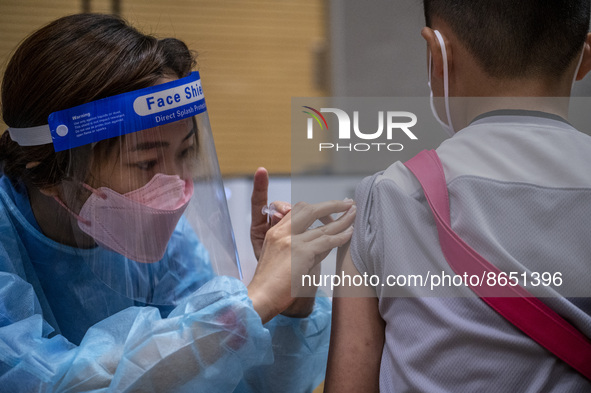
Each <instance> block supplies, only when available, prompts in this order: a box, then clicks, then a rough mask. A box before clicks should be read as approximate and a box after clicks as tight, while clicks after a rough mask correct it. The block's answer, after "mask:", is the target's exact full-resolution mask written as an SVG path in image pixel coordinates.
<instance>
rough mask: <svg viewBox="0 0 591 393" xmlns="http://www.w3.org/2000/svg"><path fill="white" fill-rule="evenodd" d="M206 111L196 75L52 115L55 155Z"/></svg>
mask: <svg viewBox="0 0 591 393" xmlns="http://www.w3.org/2000/svg"><path fill="white" fill-rule="evenodd" d="M206 110H207V108H206V106H205V98H204V95H203V89H202V87H201V79H200V77H199V72H197V71H195V72H193V73H191V75H189V76H187V77H185V78H182V79H178V80H175V81H172V82H168V83H163V84H161V85H156V86H151V87H148V88H145V89H140V90H136V91H132V92H129V93H124V94H119V95H116V96H113V97H108V98H104V99H101V100H97V101H93V102H89V103H87V104H83V105H80V106H77V107H74V108H70V109H65V110H62V111H59V112H54V113H52V114H51V115H50V116H49V127H50V129H51V136H52V139H53V146H54V148H55V151H56V152H58V151H62V150H67V149H72V148H74V147H78V146H83V145H86V144H89V143H93V142H98V141H101V140H103V139H108V138H113V137H116V136H121V135H125V134H129V133H132V132H137V131H141V130H145V129H148V128H153V127H157V126H160V125H164V124H168V123H172V122H175V121H179V120H182V119H185V118H188V117H191V116H195V115H198V114H200V113H203V112H205V111H206Z"/></svg>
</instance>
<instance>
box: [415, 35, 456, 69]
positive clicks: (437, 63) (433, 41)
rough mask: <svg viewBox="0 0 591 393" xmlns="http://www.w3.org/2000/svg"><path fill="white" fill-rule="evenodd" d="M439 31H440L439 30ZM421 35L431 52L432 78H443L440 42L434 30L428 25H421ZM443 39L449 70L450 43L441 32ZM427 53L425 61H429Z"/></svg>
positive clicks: (450, 62)
mask: <svg viewBox="0 0 591 393" xmlns="http://www.w3.org/2000/svg"><path fill="white" fill-rule="evenodd" d="M440 33H441V32H440ZM421 36H422V37H423V38H424V39H425V41H426V42H427V51H428V53H429V52H430V53H431V62H432V65H431V67H432V68H431V72H432V74H433V75H432V76H433V77H434V78H438V79H443V55H442V54H441V44H440V43H439V40H438V39H437V36H436V35H435V31H433V29H431V28H430V27H423V29H422V30H421ZM441 36H442V37H443V41H444V42H445V49H446V51H445V52H446V55H447V62H448V69H449V70H451V66H450V65H451V64H452V61H451V59H452V57H451V55H452V53H451V45H450V43H449V41H448V40H446V38H445V36H444V35H443V34H442V35H441ZM428 53H427V61H429V55H428ZM428 69H429V65H428V64H427V70H428Z"/></svg>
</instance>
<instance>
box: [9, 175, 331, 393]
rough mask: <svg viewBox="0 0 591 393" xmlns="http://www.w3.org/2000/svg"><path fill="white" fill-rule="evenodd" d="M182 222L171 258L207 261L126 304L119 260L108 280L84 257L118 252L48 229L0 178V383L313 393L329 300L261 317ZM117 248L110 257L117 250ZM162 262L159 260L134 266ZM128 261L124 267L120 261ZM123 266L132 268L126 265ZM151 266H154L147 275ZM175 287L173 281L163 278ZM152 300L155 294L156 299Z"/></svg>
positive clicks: (18, 388) (322, 362) (324, 348)
mask: <svg viewBox="0 0 591 393" xmlns="http://www.w3.org/2000/svg"><path fill="white" fill-rule="evenodd" d="M185 225H188V224H187V222H186V221H185V220H181V221H180V222H179V224H178V225H177V228H176V230H175V233H174V234H173V236H172V238H171V241H170V243H169V246H168V248H167V251H166V255H167V256H169V257H178V258H177V259H178V260H180V261H182V257H183V255H184V257H190V258H200V259H201V260H202V261H203V264H202V269H200V270H199V269H198V271H195V270H194V269H191V271H189V270H186V271H183V269H182V262H181V263H179V266H178V269H176V271H172V272H171V271H169V270H167V271H162V272H156V275H157V276H158V277H159V279H160V280H161V282H162V283H164V284H163V285H162V286H161V287H163V288H168V287H169V288H181V289H182V290H183V291H185V292H186V293H185V294H183V296H182V297H183V298H184V299H183V300H182V301H181V302H180V303H179V304H178V305H177V306H176V307H173V306H161V305H159V304H164V303H165V301H162V300H165V299H163V297H165V296H166V295H165V294H164V293H166V291H163V293H161V294H154V293H151V294H145V297H144V299H143V300H144V301H143V302H142V301H138V300H137V297H136V300H131V299H130V298H129V297H127V296H125V295H124V294H121V293H120V292H118V291H114V290H113V289H112V287H113V282H115V281H117V280H118V279H129V276H130V271H129V266H126V265H125V264H119V265H117V264H116V263H115V264H114V265H113V266H111V267H110V268H112V269H113V270H112V273H113V274H112V276H111V280H112V282H109V285H107V284H106V282H105V281H104V280H101V279H99V278H98V277H99V276H97V275H96V271H94V270H93V269H94V267H93V266H91V265H89V264H88V263H87V262H86V261H88V260H101V258H102V255H92V256H93V258H88V254H90V253H107V254H105V258H106V260H110V261H112V260H114V259H113V258H112V255H110V257H111V258H110V259H109V258H107V256H109V255H108V253H110V252H109V251H106V250H104V249H101V248H98V247H97V248H93V249H78V248H73V247H69V246H65V245H63V244H59V243H56V242H54V241H53V240H51V239H49V238H47V237H45V236H44V235H43V234H42V233H41V231H40V229H39V227H38V225H37V223H36V221H35V218H34V216H33V213H32V210H31V208H30V204H29V201H28V198H27V195H26V191H25V190H24V187H22V186H19V185H17V186H16V187H14V186H13V185H12V184H11V183H10V181H9V180H8V179H7V178H6V177H2V178H0V391H2V392H88V391H92V392H131V391H134V392H278V391H281V392H307V391H311V390H312V389H313V388H314V387H316V386H317V385H318V384H319V383H320V382H321V381H322V379H323V377H324V372H325V369H326V358H327V353H328V340H329V333H330V304H329V302H328V300H327V299H326V298H317V300H316V304H315V307H314V311H313V312H312V314H311V315H310V316H309V317H308V318H301V319H300V318H288V317H285V316H281V315H279V316H277V317H275V318H274V319H273V320H271V321H270V322H269V323H267V324H265V325H262V323H261V319H260V318H259V316H258V314H257V313H256V312H255V311H254V309H253V307H252V303H251V301H250V299H249V298H248V296H247V290H246V287H245V286H244V284H243V283H242V282H240V281H239V280H237V279H235V278H231V277H224V276H215V275H214V274H213V271H212V269H211V266H210V264H209V262H208V257H207V251H206V250H205V249H204V247H203V246H202V245H201V244H200V243H199V241H198V240H197V238H196V237H195V236H193V237H191V236H187V233H188V232H187V231H185V230H184V229H185V228H184V226H185ZM111 254H113V253H111ZM133 266H139V267H138V268H137V269H139V270H138V271H136V272H132V274H131V276H133V275H134V274H137V275H142V274H143V273H146V272H142V271H141V269H158V266H157V264H133ZM117 268H119V269H123V270H121V271H117V270H116V269H117ZM125 269H127V270H125ZM150 274H154V272H153V271H152V272H150ZM167 283H168V286H167ZM155 298H157V299H155Z"/></svg>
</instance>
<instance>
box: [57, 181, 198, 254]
mask: <svg viewBox="0 0 591 393" xmlns="http://www.w3.org/2000/svg"><path fill="white" fill-rule="evenodd" d="M85 187H86V188H87V189H89V190H90V191H92V195H91V196H90V197H89V198H88V200H87V201H86V202H85V203H84V205H83V206H82V209H81V210H80V213H79V215H76V218H77V219H78V226H79V227H80V229H82V231H84V232H85V233H86V234H88V235H90V236H92V238H94V240H95V241H96V242H97V243H98V244H100V245H101V246H103V247H105V248H107V249H109V250H112V251H115V252H117V253H119V254H121V255H124V256H126V257H127V258H129V259H132V260H134V261H137V262H143V263H153V262H157V261H159V260H160V259H162V257H163V256H164V252H165V251H166V246H167V244H168V241H169V240H170V237H171V236H172V233H173V231H174V228H175V227H176V224H177V223H178V221H179V220H180V218H181V216H182V214H183V213H184V211H185V209H186V208H187V205H188V204H189V200H190V199H191V196H192V195H193V182H192V181H191V180H182V179H181V178H180V177H179V176H170V175H164V174H161V173H159V174H157V175H155V176H154V177H153V178H152V180H150V181H149V182H148V183H147V184H146V185H145V186H143V187H141V188H139V189H137V190H135V191H131V192H128V193H126V194H124V195H122V194H119V193H117V192H115V191H113V190H111V189H110V188H106V187H101V188H99V189H98V190H95V189H93V188H91V187H90V186H88V185H85ZM58 202H59V203H60V204H61V205H62V206H64V207H66V206H65V205H64V204H63V202H61V201H60V200H58ZM66 209H68V208H67V207H66ZM68 211H70V209H68Z"/></svg>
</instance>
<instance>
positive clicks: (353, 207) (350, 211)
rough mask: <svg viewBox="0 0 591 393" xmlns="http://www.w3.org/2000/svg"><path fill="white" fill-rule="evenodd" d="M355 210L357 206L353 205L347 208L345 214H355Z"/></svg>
mask: <svg viewBox="0 0 591 393" xmlns="http://www.w3.org/2000/svg"><path fill="white" fill-rule="evenodd" d="M356 211H357V206H355V205H353V206H351V207H350V208H349V210H347V214H355V212H356Z"/></svg>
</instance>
